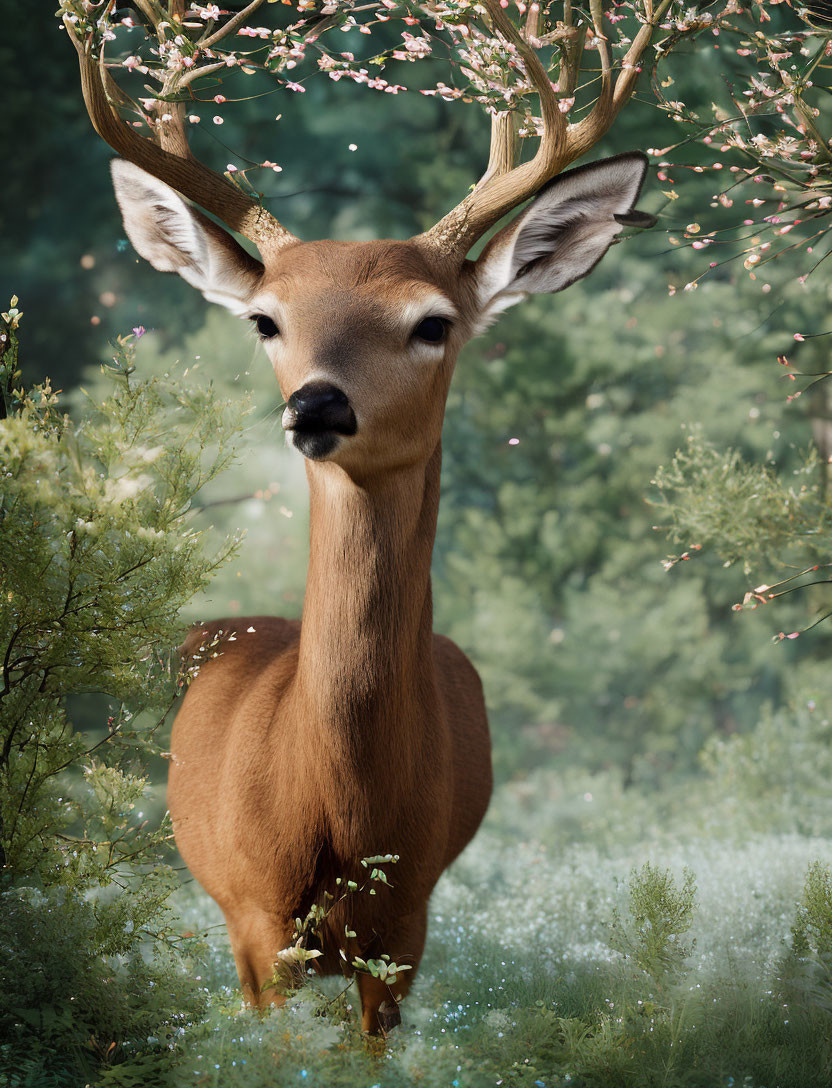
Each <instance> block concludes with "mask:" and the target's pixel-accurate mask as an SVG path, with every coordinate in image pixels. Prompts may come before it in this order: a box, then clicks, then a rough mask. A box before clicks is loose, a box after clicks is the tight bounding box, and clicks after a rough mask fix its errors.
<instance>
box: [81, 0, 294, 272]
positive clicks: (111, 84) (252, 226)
mask: <svg viewBox="0 0 832 1088" xmlns="http://www.w3.org/2000/svg"><path fill="white" fill-rule="evenodd" d="M262 3H264V0H254V2H253V3H251V4H249V5H248V7H247V8H246V9H245V10H244V11H243V12H240V15H239V16H237V17H235V18H234V20H231V21H230V22H234V23H235V24H237V25H239V20H240V19H241V18H242V17H243V16H246V17H247V16H248V15H251V14H252V13H253V11H255V10H256V9H257V8H258V7H260V5H261V4H262ZM136 7H137V8H138V9H139V11H141V13H142V15H143V16H144V17H145V18H146V19H147V20H148V22H149V23H150V26H151V28H152V30H153V32H154V33H155V34H156V36H157V37H158V39H159V40H160V41H161V42H164V40H165V30H166V27H167V26H170V23H168V22H167V21H166V20H163V19H162V18H161V17H160V13H159V12H158V11H157V10H156V5H154V3H153V2H152V0H137V3H136ZM184 11H185V0H174V2H173V4H171V7H170V14H171V18H172V19H173V20H174V21H181V19H182V17H183V15H184ZM64 25H65V27H66V29H67V33H68V34H69V38H70V40H71V41H72V43H73V45H74V46H75V49H76V52H77V53H78V61H79V65H80V70H81V90H82V93H83V96H84V103H85V105H86V108H87V113H88V114H89V117H90V120H91V121H92V124H93V127H94V128H95V131H96V132H97V133H98V134H99V136H101V137H102V139H104V140H106V142H107V143H108V144H109V145H110V147H112V148H113V150H114V151H115V152H116V153H117V154H118V155H120V156H121V157H122V158H124V159H126V160H127V161H128V162H131V163H133V164H134V165H136V166H140V167H141V168H142V169H143V170H147V172H148V173H150V174H152V175H153V176H154V177H156V178H158V179H159V180H160V181H163V182H165V183H166V184H167V185H170V186H171V187H172V188H173V189H176V190H177V192H180V193H182V194H183V195H184V196H186V197H188V199H190V200H193V201H194V202H195V203H197V204H199V205H200V206H201V207H202V208H204V209H205V210H206V211H209V212H211V213H212V214H213V215H216V216H217V217H218V218H219V219H221V220H222V221H223V222H224V223H225V224H226V225H227V226H229V227H230V228H231V229H232V230H235V231H238V232H239V233H240V234H242V235H244V236H245V237H246V238H248V239H250V240H251V241H252V242H254V243H255V245H256V246H257V247H258V248H259V249H260V251H261V253H262V252H264V251H266V250H272V251H273V250H275V249H278V248H281V247H282V246H284V245H287V244H288V243H290V242H293V241H296V238H295V236H294V235H293V234H291V233H290V232H289V231H287V230H286V228H285V227H283V226H282V225H281V224H280V223H279V222H278V221H277V220H276V219H275V218H274V216H272V215H270V214H269V212H267V211H266V210H265V209H264V208H263V207H262V205H261V204H260V203H259V201H258V200H256V199H255V198H254V197H252V196H250V195H249V194H247V193H245V192H243V190H242V189H240V188H238V187H237V186H236V185H235V184H234V183H233V182H231V181H229V180H228V179H227V178H225V177H223V176H222V175H221V174H217V173H215V172H214V171H213V170H211V169H210V168H209V167H207V166H205V164H204V163H201V162H200V161H199V160H198V159H196V158H195V157H194V155H193V153H192V152H191V149H190V147H189V145H188V139H187V135H186V131H185V104H184V103H182V102H177V101H171V100H169V96H171V95H173V94H175V93H176V92H177V91H178V90H179V89H181V87H182V86H183V84H184V81H185V80H186V79H187V75H188V73H183V74H182V75H181V76H179V74H178V73H174V74H172V75H171V76H170V77H168V78H166V80H165V82H164V84H163V87H162V90H161V93H160V102H159V105H162V106H164V109H165V112H164V115H162V117H160V118H159V119H158V121H157V123H156V124H155V125H154V129H153V135H154V138H150V139H149V138H147V137H145V136H142V135H140V134H139V133H138V132H137V131H136V130H135V129H134V128H133V127H132V126H131V125H130V124H129V123H128V122H127V121H125V120H124V119H123V118H122V116H121V113H120V107H124V106H125V105H127V104H128V100H127V97H126V95H125V94H124V93H123V92H122V91H121V89H120V88H119V87H118V85H117V84H116V82H115V80H114V79H113V77H112V75H111V74H110V72H109V70H108V69H107V66H106V64H105V59H104V43H103V41H102V42H99V43H97V42H96V40H95V35H94V33H93V32H92V31H89V30H88V31H79V29H78V28H77V27H76V26H75V25H74V23H73V22H72V20H71V19H70V18H69V17H68V16H67V15H65V16H64ZM232 29H233V28H232V27H231V26H230V23H229V24H226V25H224V26H223V27H221V28H220V29H219V30H217V31H216V32H215V33H213V34H212V35H211V36H210V37H209V38H208V39H207V41H212V42H214V43H216V42H218V41H219V40H220V39H221V38H222V37H224V36H225V35H226V34H228V33H231V31H232ZM205 44H206V43H205V42H203V46H205ZM206 71H207V69H206V67H202V68H201V69H200V71H199V74H200V75H204V74H206ZM166 99H167V100H166Z"/></svg>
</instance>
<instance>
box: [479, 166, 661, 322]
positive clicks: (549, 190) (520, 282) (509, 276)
mask: <svg viewBox="0 0 832 1088" xmlns="http://www.w3.org/2000/svg"><path fill="white" fill-rule="evenodd" d="M646 171H647V157H646V156H645V155H642V154H640V153H638V152H633V153H630V154H626V155H616V156H615V157H614V158H611V159H603V160H602V161H601V162H596V163H591V164H590V165H589V166H582V167H579V168H578V169H577V170H570V171H569V172H568V173H566V174H559V175H558V176H557V177H556V178H554V179H553V180H552V181H550V182H549V183H548V184H547V185H545V186H544V187H543V188H542V189H541V190H540V192H539V193H538V194H537V196H536V197H535V198H534V200H533V201H532V202H531V204H529V206H528V208H526V210H525V211H524V212H523V213H522V214H521V215H519V216H518V217H517V218H516V219H515V220H514V221H513V222H512V223H509V224H508V226H506V227H504V228H503V229H502V230H501V231H499V232H498V233H497V234H496V235H495V236H494V237H493V238H492V239H491V241H490V242H489V243H488V245H487V246H486V248H485V250H484V251H483V253H482V255H481V256H480V257H479V259H478V260H477V262H476V265H475V268H474V274H475V276H476V281H477V290H478V293H479V302H480V306H481V312H482V320H483V324H488V323H489V322H490V321H491V320H493V319H494V318H495V317H496V316H497V314H499V313H500V312H501V311H502V310H504V309H506V307H508V306H511V305H512V304H513V303H515V302H519V301H520V299H522V298H524V297H525V296H526V295H528V294H544V293H547V292H551V291H562V290H563V289H564V287H568V286H569V285H570V284H571V283H574V282H575V280H579V279H581V277H582V276H586V275H587V274H588V273H589V272H591V271H592V269H593V268H594V267H595V265H596V264H597V263H598V262H599V261H600V260H601V258H602V257H603V256H604V254H605V253H606V252H607V250H608V249H609V248H610V246H611V245H612V242H613V239H614V238H615V236H616V235H617V234H618V233H619V232H620V231H622V230H623V229H624V227H631V226H632V227H649V226H653V224H654V223H655V222H656V220H655V218H654V217H653V216H652V215H647V214H646V213H644V212H638V211H636V210H635V208H634V205H635V202H636V201H637V200H638V197H639V193H640V192H641V186H642V183H643V182H644V175H645V173H646Z"/></svg>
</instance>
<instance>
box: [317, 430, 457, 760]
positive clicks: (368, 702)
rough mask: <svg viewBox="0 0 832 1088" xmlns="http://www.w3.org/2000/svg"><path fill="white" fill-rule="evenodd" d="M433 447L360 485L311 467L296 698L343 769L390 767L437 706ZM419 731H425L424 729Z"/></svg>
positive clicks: (337, 472)
mask: <svg viewBox="0 0 832 1088" xmlns="http://www.w3.org/2000/svg"><path fill="white" fill-rule="evenodd" d="M440 465H441V448H440V447H439V446H437V448H436V450H435V452H434V453H433V455H432V456H431V459H430V461H429V462H428V464H427V465H426V466H425V465H420V466H418V467H416V468H408V469H404V470H400V471H397V472H396V473H395V474H389V475H385V476H384V477H383V478H378V479H374V480H372V481H369V482H367V483H365V485H364V486H359V485H358V484H357V483H356V482H354V481H353V480H352V479H351V478H350V477H349V476H348V475H347V474H346V473H345V472H344V471H343V470H342V469H340V468H339V467H338V466H337V465H334V464H332V463H328V462H324V463H314V462H313V463H309V464H308V477H309V491H310V560H309V574H308V578H307V584H306V596H305V599H304V606H303V620H302V624H301V636H300V649H299V656H298V668H297V674H296V685H295V690H296V693H297V695H298V696H299V697H300V699H301V702H302V720H303V721H304V728H305V729H311V730H312V735H315V736H317V737H318V739H319V740H320V741H321V743H322V744H325V745H327V746H328V747H329V748H330V749H332V748H334V749H335V751H336V752H340V753H341V754H342V755H343V756H344V757H346V759H347V761H348V762H349V763H352V762H353V761H354V760H355V759H357V758H360V759H361V763H360V765H361V766H364V767H366V766H367V756H368V753H369V752H372V751H375V752H376V753H378V755H379V756H380V757H381V758H382V759H389V757H390V748H389V746H388V743H387V742H390V741H392V742H393V743H395V745H396V751H397V752H398V751H401V747H402V745H403V743H404V744H406V735H407V730H408V728H409V727H413V728H419V727H420V725H419V723H424V722H425V720H426V718H429V716H430V710H431V708H432V707H431V704H433V705H435V701H436V687H435V682H434V666H433V651H432V626H433V610H432V601H431V585H430V564H431V554H432V551H433V541H434V537H435V535H436V517H437V511H438V507H439V473H440ZM423 727H424V725H422V728H423Z"/></svg>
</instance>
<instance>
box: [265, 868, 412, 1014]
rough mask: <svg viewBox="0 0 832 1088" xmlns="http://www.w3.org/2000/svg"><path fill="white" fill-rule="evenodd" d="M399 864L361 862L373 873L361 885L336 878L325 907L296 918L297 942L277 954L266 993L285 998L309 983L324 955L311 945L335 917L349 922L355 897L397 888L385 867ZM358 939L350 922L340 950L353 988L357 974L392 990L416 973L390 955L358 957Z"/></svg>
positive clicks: (313, 908) (315, 906) (318, 905)
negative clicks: (313, 966)
mask: <svg viewBox="0 0 832 1088" xmlns="http://www.w3.org/2000/svg"><path fill="white" fill-rule="evenodd" d="M398 861H399V855H398V854H375V855H373V856H372V857H366V858H361V866H362V868H364V869H366V870H369V871H368V873H367V878H366V879H365V880H363V881H362V882H361V883H359V882H358V881H357V880H352V879H351V878H349V877H344V876H339V877H336V879H335V887H336V889H337V890H336V891H335V892H328V891H325V892H324V893H323V902H322V903H313V905H312V906H311V907H310V908H309V910H308V912H307V914H306V917H305V918H295V933H296V936H295V940H294V942H293V943H292V944H291V945H289V946H288V947H287V948H284V949H282V950H281V951H280V952H278V953H277V958H276V962H275V971H274V974H273V975H272V977H271V978H270V979H268V980H267V981H266V982H265V983H264V985H263V987H262V989H263V992H266V991H269V990H272V991H274V992H275V993H276V994H279V995H281V996H283V995H285V994H286V993H288V992H289V991H291V990H294V989H297V988H298V987H299V986H301V985H302V984H303V983H304V982H305V981H306V975H307V971H308V970H309V968H308V967H307V964H309V963H310V962H312V961H314V960H316V959H318V958H319V957H320V956H322V955H323V952H322V950H321V949H320V948H310V947H309V944H310V942H311V941H313V940H318V941H320V940H321V938H322V931H323V928H324V925H325V923H326V922H327V920H328V919H329V918H330V916H331V915H332V913H333V912H334V911H335V910H339V912H343V913H344V914H346V916H347V918H348V919H349V918H350V915H351V913H352V912H351V910H350V906H351V903H352V901H353V897H355V896H360V895H363V894H367V895H376V891H377V889H376V887H374V885H377V884H383V885H386V886H387V887H388V888H392V887H393V885H392V884H391V883H390V881H389V880H388V878H387V873H386V872H385V870H384V868H382V866H385V865H396V864H397V863H398ZM357 938H358V934H357V932H356V931H355V930H354V929H352V928H351V924H350V921H347V922H346V923H345V925H344V944H343V945H342V946H341V947H340V948H339V949H338V953H339V955H340V957H341V960H342V961H343V964H344V970H345V973H349V974H351V975H352V976H353V977H352V978H351V980H350V983H349V986H351V985H352V982H353V980H354V977H355V975H356V974H366V975H370V976H372V977H373V978H378V979H380V980H381V981H383V982H386V983H387V984H388V985H390V986H392V985H393V984H394V983H395V982H397V981H398V978H399V976H400V975H402V974H404V972H405V971H410V970H412V967H411V965H409V964H406V963H396V962H395V961H393V960H391V958H390V956H388V955H386V954H381V955H379V956H378V957H375V958H368V959H364V958H363V957H362V956H359V955H357V954H356V952H355V948H356V946H355V944H354V942H355V941H356V940H357ZM349 986H348V987H347V989H349ZM344 992H346V991H344Z"/></svg>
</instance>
